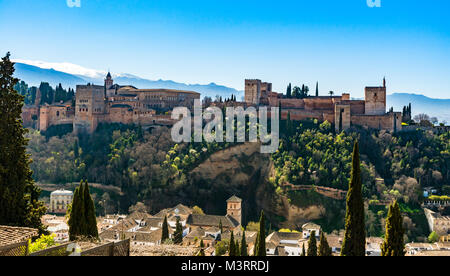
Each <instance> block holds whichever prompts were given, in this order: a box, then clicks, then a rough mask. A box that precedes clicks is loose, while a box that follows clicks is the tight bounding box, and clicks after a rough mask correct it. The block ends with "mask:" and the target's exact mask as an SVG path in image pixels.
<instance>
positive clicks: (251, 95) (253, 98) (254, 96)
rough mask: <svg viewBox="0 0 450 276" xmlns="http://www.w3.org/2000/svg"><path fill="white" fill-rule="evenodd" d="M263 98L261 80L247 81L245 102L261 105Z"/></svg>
mask: <svg viewBox="0 0 450 276" xmlns="http://www.w3.org/2000/svg"><path fill="white" fill-rule="evenodd" d="M260 98H261V80H245V102H246V103H247V104H254V105H258V104H259V99H260Z"/></svg>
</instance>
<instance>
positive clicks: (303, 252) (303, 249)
mask: <svg viewBox="0 0 450 276" xmlns="http://www.w3.org/2000/svg"><path fill="white" fill-rule="evenodd" d="M300 256H301V257H306V250H305V243H303V248H302V254H301V255H300Z"/></svg>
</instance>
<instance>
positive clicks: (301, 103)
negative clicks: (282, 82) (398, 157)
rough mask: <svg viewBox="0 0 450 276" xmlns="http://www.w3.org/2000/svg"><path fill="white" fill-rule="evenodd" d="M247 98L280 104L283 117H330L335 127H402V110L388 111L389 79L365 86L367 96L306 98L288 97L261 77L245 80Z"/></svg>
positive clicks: (253, 102)
mask: <svg viewBox="0 0 450 276" xmlns="http://www.w3.org/2000/svg"><path fill="white" fill-rule="evenodd" d="M245 102H246V104H247V105H253V106H269V107H281V114H282V118H283V119H286V118H287V116H288V114H289V115H290V118H291V120H305V119H311V118H312V119H317V120H319V121H329V122H330V123H333V124H334V125H335V128H336V131H342V130H346V129H348V128H350V127H351V126H353V125H355V126H362V127H366V128H373V129H380V130H389V131H392V132H396V131H399V130H401V128H402V113H401V112H386V80H385V79H384V80H383V85H382V86H379V87H366V88H365V100H351V99H350V94H342V95H341V96H318V97H307V98H304V99H295V98H287V97H286V96H285V95H283V94H281V93H276V92H273V91H272V84H271V83H266V82H262V81H261V80H255V79H251V80H245Z"/></svg>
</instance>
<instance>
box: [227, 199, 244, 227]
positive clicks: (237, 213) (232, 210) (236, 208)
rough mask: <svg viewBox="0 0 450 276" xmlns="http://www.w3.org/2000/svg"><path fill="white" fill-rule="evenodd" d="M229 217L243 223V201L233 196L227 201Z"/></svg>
mask: <svg viewBox="0 0 450 276" xmlns="http://www.w3.org/2000/svg"><path fill="white" fill-rule="evenodd" d="M227 215H228V216H230V217H232V218H234V219H235V220H237V221H238V222H239V224H241V223H242V199H240V198H239V197H237V196H232V197H231V198H230V199H228V200H227Z"/></svg>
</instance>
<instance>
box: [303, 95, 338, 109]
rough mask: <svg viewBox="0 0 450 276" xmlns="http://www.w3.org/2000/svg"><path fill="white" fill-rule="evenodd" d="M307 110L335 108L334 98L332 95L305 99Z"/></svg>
mask: <svg viewBox="0 0 450 276" xmlns="http://www.w3.org/2000/svg"><path fill="white" fill-rule="evenodd" d="M304 102H305V109H306V110H330V111H333V110H334V99H333V98H331V97H329V98H328V97H325V98H324V97H313V98H306V99H304Z"/></svg>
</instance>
